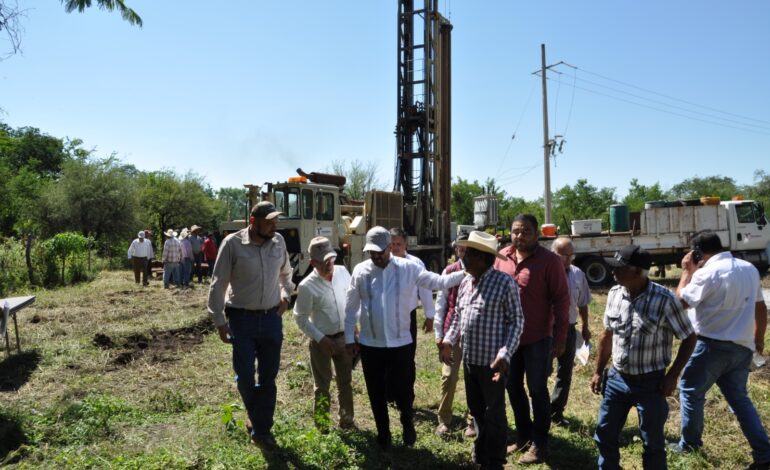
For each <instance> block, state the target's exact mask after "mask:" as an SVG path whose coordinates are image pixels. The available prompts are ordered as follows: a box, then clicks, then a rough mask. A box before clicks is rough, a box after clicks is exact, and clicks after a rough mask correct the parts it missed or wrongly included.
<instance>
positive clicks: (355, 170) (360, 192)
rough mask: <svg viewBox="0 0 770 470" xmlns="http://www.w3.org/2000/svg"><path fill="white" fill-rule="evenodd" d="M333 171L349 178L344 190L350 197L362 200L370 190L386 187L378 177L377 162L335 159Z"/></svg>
mask: <svg viewBox="0 0 770 470" xmlns="http://www.w3.org/2000/svg"><path fill="white" fill-rule="evenodd" d="M331 173H332V174H335V175H342V176H344V177H345V179H347V182H346V183H345V187H344V188H343V190H344V192H345V194H346V195H347V196H348V197H349V198H350V199H355V200H358V201H361V200H363V199H364V195H365V194H366V193H368V192H369V191H373V190H383V189H385V188H384V186H383V185H382V183H381V182H380V180H379V178H378V177H377V173H378V168H377V164H376V163H375V162H372V161H370V162H362V161H360V160H354V161H351V162H347V163H345V162H344V161H341V160H334V161H333V162H332V166H331Z"/></svg>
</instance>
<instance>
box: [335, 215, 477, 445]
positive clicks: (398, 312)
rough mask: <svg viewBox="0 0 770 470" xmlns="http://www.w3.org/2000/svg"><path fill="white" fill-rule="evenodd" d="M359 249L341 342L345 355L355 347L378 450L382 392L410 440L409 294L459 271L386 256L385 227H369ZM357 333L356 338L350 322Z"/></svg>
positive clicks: (451, 279) (458, 277)
mask: <svg viewBox="0 0 770 470" xmlns="http://www.w3.org/2000/svg"><path fill="white" fill-rule="evenodd" d="M364 251H365V252H368V253H369V257H370V259H368V260H366V261H363V262H361V263H359V264H358V265H356V267H355V268H354V269H353V275H352V278H353V279H352V281H351V283H350V288H349V289H348V292H347V300H346V307H345V343H346V347H347V349H348V351H349V352H350V353H351V354H356V352H358V350H359V349H360V353H361V364H362V366H363V371H364V380H365V381H366V391H367V393H368V395H369V403H370V405H371V407H372V414H373V415H374V421H375V423H376V424H377V442H378V443H379V445H380V446H381V447H382V448H383V449H388V448H389V447H390V443H391V434H390V422H389V418H388V402H387V400H388V393H392V394H393V398H394V399H395V401H396V406H397V407H398V409H399V411H400V413H401V425H402V426H403V440H404V444H405V445H407V446H412V445H414V443H415V441H416V440H417V434H416V431H415V429H414V417H413V414H414V412H413V409H412V405H413V402H414V386H413V384H412V382H411V370H412V369H411V365H410V364H411V361H412V355H411V350H412V335H411V333H410V331H409V326H410V312H411V311H412V309H413V308H414V304H413V302H412V300H411V299H414V297H415V296H416V292H415V291H416V290H417V289H418V288H420V287H424V288H428V289H431V290H438V289H448V288H450V287H453V286H456V285H458V284H459V283H460V282H461V281H462V279H463V277H464V275H465V274H464V272H463V271H459V272H456V273H453V274H449V275H445V276H439V275H438V274H436V273H432V272H430V271H427V270H426V269H425V268H423V267H422V266H420V265H418V264H415V263H413V262H411V261H407V260H405V259H403V258H398V257H396V256H391V253H390V232H388V230H387V229H385V228H384V227H373V228H371V229H370V230H369V231H368V232H367V233H366V245H365V246H364ZM358 323H360V335H359V338H358V339H357V340H356V337H355V329H356V324H358Z"/></svg>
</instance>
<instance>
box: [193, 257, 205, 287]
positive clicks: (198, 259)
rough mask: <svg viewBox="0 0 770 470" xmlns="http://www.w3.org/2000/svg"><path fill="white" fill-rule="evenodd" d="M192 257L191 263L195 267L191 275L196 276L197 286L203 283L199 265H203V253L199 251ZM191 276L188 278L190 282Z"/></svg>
mask: <svg viewBox="0 0 770 470" xmlns="http://www.w3.org/2000/svg"><path fill="white" fill-rule="evenodd" d="M193 256H194V258H195V259H194V261H193V263H194V264H195V267H194V268H193V274H196V275H197V276H198V284H200V283H201V282H203V270H202V269H201V263H203V252H202V251H201V252H200V253H198V254H197V255H193ZM192 278H193V277H192V276H190V281H192Z"/></svg>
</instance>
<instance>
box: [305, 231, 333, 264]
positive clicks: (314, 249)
mask: <svg viewBox="0 0 770 470" xmlns="http://www.w3.org/2000/svg"><path fill="white" fill-rule="evenodd" d="M307 251H308V253H310V258H311V259H313V260H315V261H317V262H319V263H323V262H324V261H326V260H327V259H329V258H333V257H336V256H337V252H336V251H334V248H332V242H330V241H329V239H328V238H326V237H315V238H314V239H312V240H310V246H309V247H308V249H307Z"/></svg>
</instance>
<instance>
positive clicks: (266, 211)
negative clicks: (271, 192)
mask: <svg viewBox="0 0 770 470" xmlns="http://www.w3.org/2000/svg"><path fill="white" fill-rule="evenodd" d="M281 214H283V212H279V211H277V210H275V206H274V205H273V203H272V202H270V201H262V202H260V203H259V204H257V205H256V206H254V209H252V210H251V215H252V216H253V217H256V218H258V219H272V218H274V217H278V216H279V215H281Z"/></svg>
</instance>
